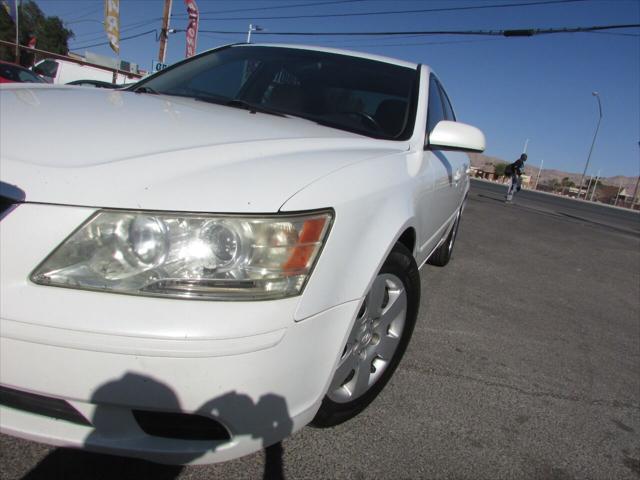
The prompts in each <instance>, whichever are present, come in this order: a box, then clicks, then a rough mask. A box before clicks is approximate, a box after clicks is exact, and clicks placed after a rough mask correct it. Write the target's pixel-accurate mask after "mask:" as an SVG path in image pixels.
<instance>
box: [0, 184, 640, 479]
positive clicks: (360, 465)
mask: <svg viewBox="0 0 640 480" xmlns="http://www.w3.org/2000/svg"><path fill="white" fill-rule="evenodd" d="M503 189H504V187H496V186H495V185H490V184H486V183H479V182H474V183H473V184H472V190H471V193H470V197H469V202H468V205H467V209H466V211H465V215H464V218H463V221H462V224H461V227H460V232H459V236H458V243H457V245H456V250H455V252H454V259H453V261H452V262H451V263H450V264H449V266H447V267H446V268H444V269H438V268H435V267H430V266H427V267H425V268H424V269H423V271H422V282H423V285H422V304H423V305H422V308H421V318H420V319H419V322H418V325H417V327H416V330H415V333H414V337H413V339H412V342H411V344H410V347H409V350H408V352H407V355H406V356H405V358H404V359H403V361H402V363H401V365H400V368H399V369H398V371H397V373H396V375H395V376H394V378H393V379H392V381H391V382H390V384H389V385H388V386H387V388H386V389H385V390H384V391H383V393H382V394H381V396H380V397H379V398H378V399H377V400H376V401H375V402H374V403H373V404H372V405H371V406H370V407H369V408H368V409H367V410H366V411H365V412H364V413H363V414H362V415H360V416H359V417H357V418H355V419H354V420H352V421H350V422H348V423H346V424H343V425H341V426H339V427H336V428H334V429H332V430H315V429H312V428H305V429H303V430H302V431H301V432H299V433H297V434H295V435H294V436H293V437H292V438H289V439H288V440H286V441H285V442H284V444H283V446H282V449H281V450H279V449H270V450H269V452H268V455H267V458H268V461H267V462H265V455H264V454H263V453H259V454H255V455H252V456H249V457H246V458H243V459H239V460H236V461H233V462H229V463H226V464H219V465H211V466H202V467H185V468H180V467H164V466H158V465H154V464H150V463H146V462H142V461H135V460H129V459H122V458H117V457H106V456H100V455H94V454H85V453H82V452H75V451H68V450H63V449H51V448H48V447H45V446H42V445H38V444H34V443H30V442H25V441H21V440H15V439H12V438H10V437H6V436H1V437H0V447H1V450H0V454H1V458H2V462H0V478H2V479H3V480H4V479H19V478H27V479H39V478H43V479H44V478H48V479H51V478H61V479H62V478H64V479H80V478H82V479H84V478H96V479H97V478H104V479H120V478H159V479H173V478H181V479H182V478H184V479H187V478H188V479H204V478H207V479H211V478H220V479H222V478H225V479H226V478H261V477H262V476H263V474H264V472H265V467H266V470H267V473H273V472H275V475H273V476H274V477H277V473H278V471H279V470H280V469H282V470H283V471H284V475H285V476H286V477H287V478H353V479H364V478H394V479H396V478H557V479H564V478H637V477H638V476H639V475H640V215H638V214H637V213H631V212H621V211H618V210H610V209H604V208H603V207H595V206H591V205H588V204H584V203H579V202H572V201H569V200H565V199H557V198H556V197H550V196H547V195H540V194H533V193H530V192H522V194H521V195H520V196H518V197H516V200H515V203H514V204H513V205H505V204H504V203H503V202H502V195H503ZM283 368H286V366H283ZM265 476H266V475H265Z"/></svg>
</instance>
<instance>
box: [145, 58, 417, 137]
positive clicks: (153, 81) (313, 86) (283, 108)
mask: <svg viewBox="0 0 640 480" xmlns="http://www.w3.org/2000/svg"><path fill="white" fill-rule="evenodd" d="M417 75H418V73H417V70H416V69H412V68H408V67H403V66H398V65H393V64H390V63H386V62H380V61H375V60H369V59H363V58H358V57H352V56H348V55H340V54H336V53H328V52H318V51H311V50H303V49H293V48H281V47H264V46H238V47H226V48H223V49H219V50H215V51H213V52H210V53H207V54H204V55H201V56H199V57H194V58H193V59H191V60H188V61H186V62H184V63H181V64H178V65H176V66H174V67H170V68H168V69H166V70H164V71H162V72H160V73H158V74H156V75H154V76H153V77H151V78H149V79H148V80H144V81H142V82H139V83H138V85H137V86H136V87H134V88H135V89H141V91H145V90H144V88H143V87H146V88H147V89H149V90H151V91H153V92H157V93H161V94H167V95H179V96H190V97H194V98H197V99H201V100H209V101H217V102H218V103H229V102H230V101H231V100H239V101H241V102H233V104H235V105H246V104H251V105H255V106H260V107H262V108H263V109H269V110H271V111H274V112H279V113H283V114H289V115H292V116H299V117H303V118H306V119H309V120H312V121H315V122H317V123H320V124H323V125H327V126H330V127H334V128H340V129H344V130H348V131H353V132H357V133H361V134H364V135H368V136H372V137H380V138H389V139H404V138H408V136H409V135H410V133H411V132H409V130H410V124H411V122H410V121H409V117H410V116H411V115H412V114H413V113H414V111H415V108H414V105H415V98H414V97H415V95H416V88H415V83H416V79H417Z"/></svg>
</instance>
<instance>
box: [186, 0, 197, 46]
mask: <svg viewBox="0 0 640 480" xmlns="http://www.w3.org/2000/svg"><path fill="white" fill-rule="evenodd" d="M184 4H185V6H186V7H187V15H188V16H189V25H188V26H187V49H186V52H185V57H187V58H189V57H192V56H194V55H195V54H196V42H197V40H198V18H199V16H200V13H199V12H198V5H196V2H195V0H184Z"/></svg>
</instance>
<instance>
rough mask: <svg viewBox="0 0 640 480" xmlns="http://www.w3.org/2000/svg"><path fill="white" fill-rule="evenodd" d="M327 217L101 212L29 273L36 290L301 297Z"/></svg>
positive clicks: (230, 297) (231, 297) (238, 297)
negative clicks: (70, 289) (68, 289)
mask: <svg viewBox="0 0 640 480" xmlns="http://www.w3.org/2000/svg"><path fill="white" fill-rule="evenodd" d="M331 220H332V214H331V213H329V212H321V213H314V214H308V215H291V216H273V217H260V218H258V217H250V216H247V217H236V216H214V215H198V214H175V213H157V212H126V211H111V210H100V211H98V212H97V213H95V214H94V215H92V216H91V217H90V218H89V219H88V220H87V221H86V222H85V223H84V224H83V225H81V226H80V227H79V228H78V229H77V230H76V231H75V232H74V233H73V234H72V235H71V236H70V237H69V238H67V240H65V241H64V242H63V243H62V244H61V245H60V246H59V247H58V248H56V249H55V250H54V251H53V253H51V255H49V257H48V258H47V259H46V260H45V261H44V262H42V264H40V265H39V266H38V268H36V269H35V271H34V272H33V273H32V274H31V280H32V281H33V282H35V283H38V284H40V285H52V286H58V287H68V288H79V289H86V290H98V291H105V292H116V293H129V294H136V295H153V296H163V297H180V298H184V297H188V298H203V299H217V300H266V299H274V298H282V297H289V296H293V295H298V294H299V293H300V292H301V291H302V288H303V286H304V284H305V282H306V280H307V278H308V276H309V274H310V272H311V269H312V268H313V265H314V264H315V261H316V259H317V258H318V254H319V252H320V249H321V248H322V245H323V243H324V241H325V239H326V236H327V232H328V231H329V226H330V224H331Z"/></svg>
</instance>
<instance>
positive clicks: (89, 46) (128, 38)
mask: <svg viewBox="0 0 640 480" xmlns="http://www.w3.org/2000/svg"><path fill="white" fill-rule="evenodd" d="M150 33H155V34H156V35H157V34H158V31H157V30H156V29H153V30H147V31H146V32H142V33H138V34H136V35H131V36H128V37H122V38H121V39H120V41H121V42H123V41H125V40H131V39H133V38H138V37H142V36H143V35H148V34H150ZM108 44H109V42H101V43H94V44H93V45H82V46H80V47H73V49H74V50H82V49H85V48H92V47H100V46H102V45H108Z"/></svg>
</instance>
